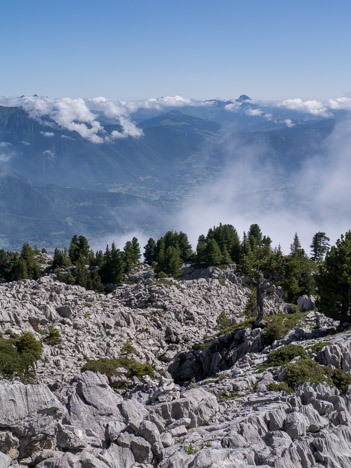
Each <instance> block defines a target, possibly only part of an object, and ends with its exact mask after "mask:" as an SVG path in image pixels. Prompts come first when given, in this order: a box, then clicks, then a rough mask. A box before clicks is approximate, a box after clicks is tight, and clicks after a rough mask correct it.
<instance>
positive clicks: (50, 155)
mask: <svg viewBox="0 0 351 468" xmlns="http://www.w3.org/2000/svg"><path fill="white" fill-rule="evenodd" d="M43 155H44V156H46V157H47V158H48V159H53V158H54V157H55V153H54V152H53V151H51V150H48V149H47V150H45V151H43Z"/></svg>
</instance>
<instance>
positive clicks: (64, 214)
mask: <svg viewBox="0 0 351 468" xmlns="http://www.w3.org/2000/svg"><path fill="white" fill-rule="evenodd" d="M0 104H1V107H0V171H1V178H0V192H1V208H2V213H3V214H2V225H1V232H0V236H1V237H0V247H1V248H10V249H19V248H20V247H21V245H22V244H23V242H25V241H29V242H30V243H32V244H33V245H38V247H41V248H43V247H45V248H47V249H49V250H50V249H52V248H53V247H54V246H60V247H63V246H65V245H67V243H68V242H69V240H70V239H71V237H72V235H73V234H74V233H79V234H83V235H85V236H87V237H88V238H89V239H90V241H91V243H92V244H93V245H96V246H97V247H98V246H99V247H101V248H102V247H103V245H102V244H103V242H105V240H106V239H112V238H113V237H114V238H115V239H116V240H118V239H119V238H120V237H121V236H123V235H126V234H129V233H138V234H139V236H141V237H143V238H147V237H148V236H150V235H152V236H156V237H157V236H160V235H162V234H163V233H164V232H165V231H167V230H169V229H179V228H180V227H181V228H182V229H183V230H184V231H185V232H188V234H189V236H190V239H191V241H192V243H193V245H195V243H196V241H197V237H198V236H199V235H200V234H201V232H203V231H201V228H203V230H205V228H207V226H209V225H216V224H218V223H219V222H227V223H230V224H233V225H234V226H235V227H236V228H237V230H238V232H239V233H242V232H243V231H244V230H247V228H248V226H249V225H250V224H252V223H255V222H258V223H259V224H261V223H262V225H263V227H264V228H265V230H266V231H267V232H269V234H270V236H271V237H272V239H273V242H275V243H276V245H277V244H278V243H281V244H282V246H283V248H287V247H288V246H289V245H290V242H291V239H290V238H289V237H288V236H289V235H290V233H291V232H294V231H295V230H296V231H298V232H299V235H300V237H301V239H302V241H303V243H304V244H306V245H307V243H308V242H310V240H311V238H312V236H313V234H314V233H315V232H317V231H320V230H323V231H326V232H328V233H329V235H330V236H331V237H332V238H336V237H337V236H338V235H339V234H340V232H342V231H343V230H345V229H346V227H347V223H348V222H349V220H350V209H349V204H348V202H347V200H348V199H349V197H347V196H345V191H346V193H348V192H349V190H350V189H349V184H348V181H347V174H348V170H349V162H348V161H349V154H348V144H347V142H348V140H349V138H350V121H349V111H350V109H351V99H349V98H337V99H329V100H327V101H324V102H318V101H315V100H307V101H303V100H301V99H286V100H283V101H274V102H273V101H271V102H265V101H259V100H254V99H251V98H250V97H249V96H247V95H245V94H243V95H241V96H240V97H238V98H236V99H231V100H226V101H221V100H218V99H212V100H204V101H200V100H193V99H189V98H182V97H180V96H175V97H165V98H156V99H147V100H142V101H134V102H126V101H112V100H108V99H105V98H91V99H83V98H61V99H59V98H57V99H53V98H46V97H40V96H37V95H34V96H21V97H18V98H5V97H3V98H1V99H0ZM340 187H342V188H343V192H342V196H341V195H340Z"/></svg>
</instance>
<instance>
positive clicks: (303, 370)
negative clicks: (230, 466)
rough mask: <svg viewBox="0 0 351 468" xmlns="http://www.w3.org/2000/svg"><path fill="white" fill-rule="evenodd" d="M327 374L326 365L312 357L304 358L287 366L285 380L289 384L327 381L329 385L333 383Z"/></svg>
mask: <svg viewBox="0 0 351 468" xmlns="http://www.w3.org/2000/svg"><path fill="white" fill-rule="evenodd" d="M327 374H328V372H327V370H326V368H325V367H323V366H321V365H319V364H318V363H317V362H316V361H313V360H312V359H310V358H303V359H301V360H300V361H298V362H296V363H289V364H287V365H286V366H285V377H284V382H286V383H287V384H288V385H289V386H294V385H298V384H301V383H304V382H310V383H314V384H318V383H322V382H326V383H327V384H328V385H333V381H332V379H331V378H330V376H329V375H327Z"/></svg>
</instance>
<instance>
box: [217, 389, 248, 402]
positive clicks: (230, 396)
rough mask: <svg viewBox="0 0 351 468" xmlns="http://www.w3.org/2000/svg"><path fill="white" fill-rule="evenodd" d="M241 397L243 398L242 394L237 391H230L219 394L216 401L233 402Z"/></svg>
mask: <svg viewBox="0 0 351 468" xmlns="http://www.w3.org/2000/svg"><path fill="white" fill-rule="evenodd" d="M243 396H244V394H243V393H240V392H238V391H237V390H230V391H226V392H223V393H221V394H220V395H219V396H218V399H219V401H225V400H234V399H235V398H240V397H243Z"/></svg>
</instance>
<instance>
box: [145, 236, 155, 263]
mask: <svg viewBox="0 0 351 468" xmlns="http://www.w3.org/2000/svg"><path fill="white" fill-rule="evenodd" d="M144 259H145V262H146V263H147V264H148V265H150V266H151V265H152V264H153V262H156V259H157V249H156V242H155V241H154V239H153V238H152V237H150V238H149V240H148V241H147V244H146V245H145V247H144Z"/></svg>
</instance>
